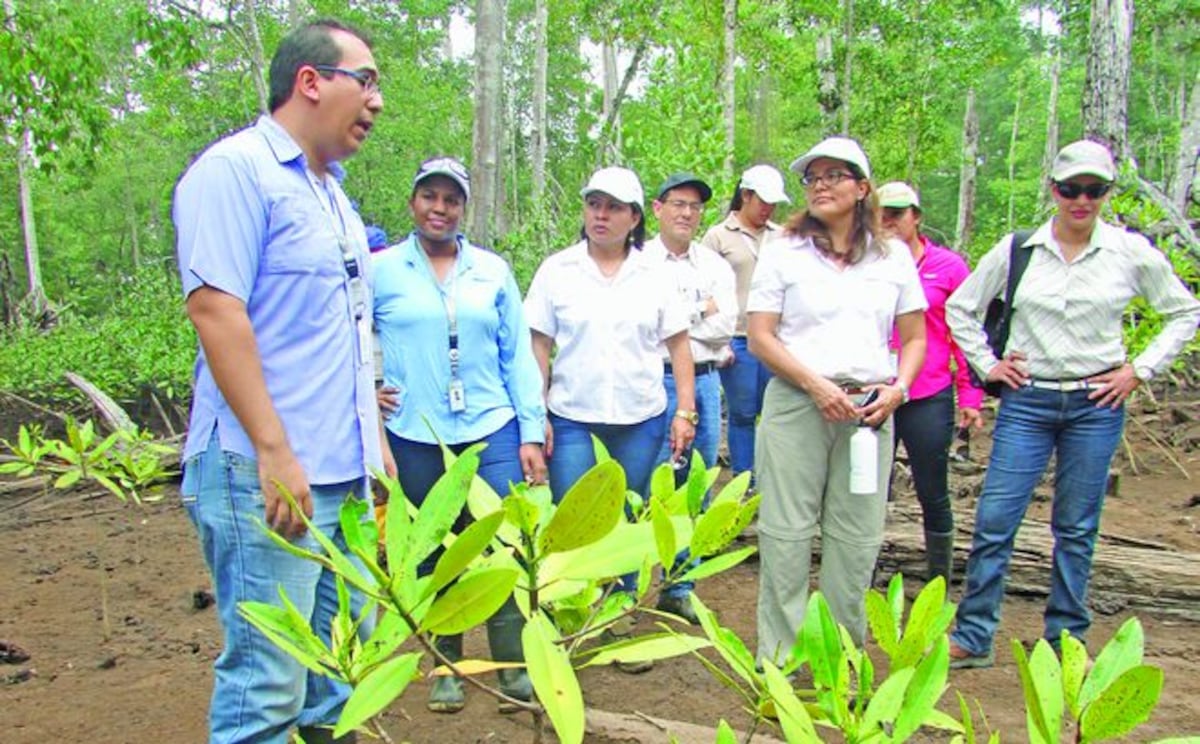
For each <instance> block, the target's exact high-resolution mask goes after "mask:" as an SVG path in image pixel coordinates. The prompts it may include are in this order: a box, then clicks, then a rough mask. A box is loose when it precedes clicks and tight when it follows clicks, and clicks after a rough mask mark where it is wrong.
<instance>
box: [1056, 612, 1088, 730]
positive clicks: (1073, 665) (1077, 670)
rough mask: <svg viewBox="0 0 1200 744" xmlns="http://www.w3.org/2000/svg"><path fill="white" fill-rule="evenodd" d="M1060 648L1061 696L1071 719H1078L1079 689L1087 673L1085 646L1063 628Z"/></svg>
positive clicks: (1079, 709) (1080, 710)
mask: <svg viewBox="0 0 1200 744" xmlns="http://www.w3.org/2000/svg"><path fill="white" fill-rule="evenodd" d="M1059 645H1060V647H1061V648H1062V684H1063V698H1064V700H1065V701H1066V704H1067V710H1068V711H1069V712H1070V714H1071V719H1072V720H1075V721H1077V720H1079V715H1080V713H1081V712H1082V709H1081V708H1080V707H1079V691H1080V689H1081V688H1082V687H1083V678H1084V676H1085V675H1086V674H1087V662H1088V652H1087V648H1086V647H1085V646H1084V645H1083V643H1081V642H1080V641H1079V639H1078V638H1076V637H1075V636H1073V635H1071V634H1070V633H1069V632H1067V631H1066V630H1063V632H1062V636H1061V639H1060V643H1059Z"/></svg>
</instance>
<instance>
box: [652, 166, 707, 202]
mask: <svg viewBox="0 0 1200 744" xmlns="http://www.w3.org/2000/svg"><path fill="white" fill-rule="evenodd" d="M680 186H695V187H696V190H697V191H699V192H700V201H705V202H706V201H708V200H709V199H711V198H712V188H711V187H710V186H709V185H708V184H707V183H705V182H704V181H703V180H701V179H700V177H699V176H697V175H695V174H694V173H689V172H688V171H679V172H678V173H672V174H671V175H669V176H667V180H665V181H663V185H662V186H659V187H658V196H656V197H654V198H655V199H657V200H660V201H661V200H662V198H663V196H665V195H666V193H667V192H668V191H670V190H671V189H677V188H679V187H680Z"/></svg>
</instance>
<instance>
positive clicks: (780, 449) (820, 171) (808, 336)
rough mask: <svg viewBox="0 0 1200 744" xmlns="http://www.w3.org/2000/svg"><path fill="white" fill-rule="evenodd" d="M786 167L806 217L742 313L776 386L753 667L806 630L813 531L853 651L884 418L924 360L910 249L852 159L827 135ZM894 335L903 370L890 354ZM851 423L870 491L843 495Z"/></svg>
mask: <svg viewBox="0 0 1200 744" xmlns="http://www.w3.org/2000/svg"><path fill="white" fill-rule="evenodd" d="M792 170H794V171H796V172H797V173H800V174H802V182H803V183H804V188H805V196H806V198H807V202H808V204H807V209H806V210H805V211H804V212H802V213H800V214H798V215H795V216H794V217H793V218H792V219H791V220H790V221H789V222H788V225H787V229H786V232H785V235H784V237H782V238H780V239H779V240H778V241H776V242H774V243H772V244H771V245H770V247H769V249H767V250H764V251H763V252H762V255H760V256H759V259H758V267H757V268H756V269H755V272H754V279H753V281H752V283H751V287H750V297H749V300H748V302H747V308H746V309H747V313H748V336H749V340H750V351H751V352H752V353H753V354H754V355H755V356H757V357H758V358H759V359H761V360H762V362H763V364H765V365H766V366H767V367H768V368H769V369H770V370H771V372H772V373H774V375H775V377H774V378H773V379H772V380H771V382H770V383H768V385H767V392H766V398H765V400H764V403H763V413H762V419H761V422H760V424H759V428H758V433H757V450H756V457H755V470H756V471H757V473H758V483H759V491H760V493H761V494H762V505H761V508H760V511H759V517H758V533H759V540H758V547H759V553H760V555H761V561H762V563H761V565H762V573H761V578H760V585H759V594H758V658H759V659H769V660H772V661H773V662H774V663H777V664H780V663H782V662H783V661H784V660H785V659H786V658H787V656H788V654H789V653H790V652H791V649H792V645H793V644H794V643H795V639H796V633H797V631H798V630H799V629H800V627H801V625H802V624H803V622H804V612H805V609H806V606H807V603H808V577H809V562H810V556H811V550H812V538H813V537H814V536H815V535H816V534H817V533H818V532H820V534H821V571H820V589H821V591H822V593H823V594H824V595H825V598H826V599H827V600H828V602H829V607H830V609H831V610H832V612H833V616H834V618H835V619H836V620H837V621H838V622H839V623H841V624H842V625H844V626H846V628H847V629H848V630H849V631H850V635H851V636H852V637H853V638H854V640H855V641H856V642H858V643H861V642H862V640H863V636H864V635H865V633H866V615H865V610H864V598H865V596H866V591H867V589H868V588H869V587H870V583H871V573H872V570H873V569H874V566H875V559H876V557H877V555H878V553H879V547H880V545H881V544H882V542H883V527H884V517H885V514H886V506H887V482H888V477H887V476H888V472H889V470H890V469H891V464H892V423H891V416H892V412H893V411H894V410H895V409H896V408H897V407H898V406H899V405H901V404H902V403H903V402H904V401H905V400H906V399H907V397H908V386H909V385H910V384H911V383H912V380H913V378H914V377H915V376H916V375H917V373H918V371H919V370H920V368H921V363H922V361H923V359H924V356H925V319H924V310H925V307H926V301H925V294H924V292H923V290H922V289H921V283H920V280H919V279H918V278H917V273H916V269H915V267H914V265H913V260H912V255H911V254H910V253H909V252H908V250H907V248H905V246H904V245H903V244H902V243H899V242H898V241H895V240H889V239H884V238H883V237H881V236H880V232H879V227H878V225H879V216H878V206H877V204H876V201H875V195H874V194H873V188H872V186H871V182H870V180H869V179H870V176H871V168H870V164H869V162H868V161H867V157H866V155H865V154H864V153H863V151H862V149H861V148H860V147H859V146H858V144H857V143H856V142H854V141H853V140H850V139H846V138H842V137H832V138H829V139H826V140H824V141H822V142H821V143H819V144H817V145H816V146H815V147H813V148H812V149H811V150H809V151H808V152H807V153H806V154H805V155H804V156H802V157H800V158H798V159H797V160H796V161H795V162H793V163H792ZM893 325H895V327H896V328H897V330H898V331H899V335H900V343H901V354H900V359H901V363H900V364H901V366H900V369H899V371H897V369H896V363H895V361H894V359H893V357H892V355H891V352H890V349H889V339H890V337H891V333H892V328H893ZM869 396H874V400H873V401H870V402H868V397H869ZM860 425H866V426H869V427H872V428H874V429H875V430H876V431H875V438H876V441H877V449H878V454H877V460H876V468H877V470H876V478H875V480H874V483H873V486H874V488H873V489H872V490H871V492H870V493H851V489H850V438H851V436H852V435H853V434H854V433H855V431H856V429H857V428H858V427H859V426H860Z"/></svg>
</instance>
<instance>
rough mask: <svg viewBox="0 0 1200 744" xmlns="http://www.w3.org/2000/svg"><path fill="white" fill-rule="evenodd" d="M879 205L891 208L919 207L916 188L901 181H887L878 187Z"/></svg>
mask: <svg viewBox="0 0 1200 744" xmlns="http://www.w3.org/2000/svg"><path fill="white" fill-rule="evenodd" d="M878 193H879V206H881V207H891V208H893V209H905V208H907V207H916V208H917V209H920V208H921V200H920V199H919V198H918V197H917V192H916V189H914V188H913V187H912V186H909V185H908V184H907V183H905V182H903V181H888V182H887V183H885V184H884V185H882V186H880V187H879V192H878Z"/></svg>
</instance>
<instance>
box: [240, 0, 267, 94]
mask: <svg viewBox="0 0 1200 744" xmlns="http://www.w3.org/2000/svg"><path fill="white" fill-rule="evenodd" d="M242 7H243V10H244V12H245V14H246V37H247V45H248V46H249V47H250V77H251V78H253V79H254V92H255V93H256V94H258V110H259V111H261V112H263V113H264V114H266V113H269V108H268V104H267V63H266V57H265V55H264V54H263V45H262V36H261V35H259V33H258V10H257V7H256V2H255V0H245V3H244V4H243V6H242Z"/></svg>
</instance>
